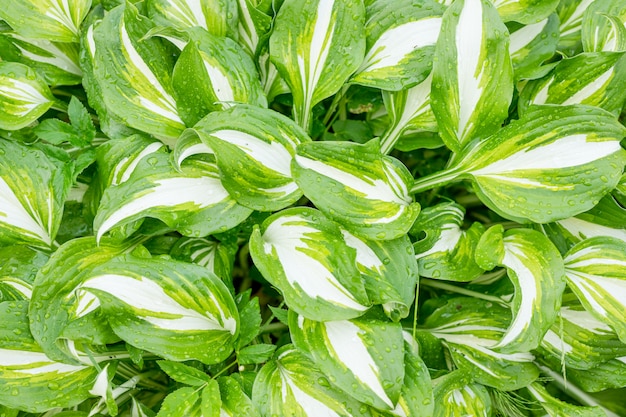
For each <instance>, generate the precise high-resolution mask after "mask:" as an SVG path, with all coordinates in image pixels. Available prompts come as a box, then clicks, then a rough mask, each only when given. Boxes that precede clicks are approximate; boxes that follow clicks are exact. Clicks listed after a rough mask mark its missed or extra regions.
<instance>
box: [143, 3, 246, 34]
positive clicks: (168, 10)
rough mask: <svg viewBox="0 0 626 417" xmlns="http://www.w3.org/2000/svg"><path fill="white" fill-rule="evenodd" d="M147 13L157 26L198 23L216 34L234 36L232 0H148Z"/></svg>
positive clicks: (233, 6) (184, 27) (234, 23)
mask: <svg viewBox="0 0 626 417" xmlns="http://www.w3.org/2000/svg"><path fill="white" fill-rule="evenodd" d="M146 8H147V12H148V16H150V18H151V19H152V20H153V21H154V22H155V23H156V24H157V25H160V26H171V27H173V28H176V29H178V30H181V31H184V30H185V29H189V28H192V27H195V26H199V27H201V28H203V29H205V30H207V31H208V32H209V33H211V34H212V35H215V36H219V37H224V36H231V37H235V34H236V33H237V32H236V29H235V28H236V26H237V3H236V1H235V0H226V1H218V0H149V1H148V2H147V4H146Z"/></svg>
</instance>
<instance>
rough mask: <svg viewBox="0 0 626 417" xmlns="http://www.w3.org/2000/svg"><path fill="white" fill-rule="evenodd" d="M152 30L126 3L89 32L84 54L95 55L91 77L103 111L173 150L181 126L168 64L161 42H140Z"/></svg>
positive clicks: (150, 40) (107, 15)
mask: <svg viewBox="0 0 626 417" xmlns="http://www.w3.org/2000/svg"><path fill="white" fill-rule="evenodd" d="M151 28H152V23H150V22H149V21H148V19H146V18H145V17H143V16H141V15H140V14H139V13H138V11H137V9H136V8H135V6H133V5H132V3H125V4H123V5H121V6H118V7H116V8H115V9H113V10H111V11H110V12H108V13H106V14H105V16H104V18H103V19H102V21H100V22H99V23H98V24H97V25H95V27H94V28H93V29H89V30H88V31H87V35H86V42H87V43H88V46H89V50H88V52H87V53H88V54H91V56H92V57H93V73H94V76H95V80H96V82H97V84H98V87H99V89H100V93H101V94H102V101H103V104H104V106H105V107H106V110H107V112H109V113H111V114H112V115H113V116H114V117H115V118H116V119H117V120H118V121H121V122H123V123H124V124H125V125H127V126H129V127H132V128H135V129H138V130H141V131H144V132H146V133H149V134H151V135H154V136H155V137H157V138H158V139H160V140H162V141H164V142H165V143H166V144H168V145H169V146H172V147H173V144H174V142H175V141H176V138H178V136H179V135H180V133H181V132H182V131H183V129H184V128H185V125H184V123H183V121H182V120H181V118H180V116H179V114H178V111H177V109H176V102H175V101H174V98H173V91H172V87H171V80H170V74H171V70H172V66H171V62H170V61H169V58H168V57H169V55H168V53H167V52H166V50H165V48H164V46H163V45H162V44H161V40H160V39H158V38H156V37H153V38H150V39H144V40H141V41H140V40H139V39H141V38H142V37H143V36H144V35H145V34H146V32H147V31H148V30H150V29H151ZM96 110H98V108H97V107H96Z"/></svg>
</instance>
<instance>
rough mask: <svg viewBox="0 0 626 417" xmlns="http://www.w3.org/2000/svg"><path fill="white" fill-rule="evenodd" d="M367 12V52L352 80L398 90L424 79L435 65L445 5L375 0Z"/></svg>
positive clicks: (384, 88) (366, 84)
mask: <svg viewBox="0 0 626 417" xmlns="http://www.w3.org/2000/svg"><path fill="white" fill-rule="evenodd" d="M415 4H417V5H418V6H417V7H416V6H415ZM366 12H367V24H366V26H365V33H366V42H367V52H366V54H365V59H364V60H363V62H362V63H361V65H360V67H359V68H358V69H357V70H356V72H355V73H354V74H353V75H352V77H351V78H350V82H352V83H355V84H360V85H364V86H368V87H374V88H380V89H382V90H391V91H398V90H402V89H404V88H407V87H409V86H412V85H414V84H416V83H419V82H421V81H423V80H424V79H425V78H426V76H427V75H428V74H429V73H430V71H431V68H432V57H433V54H434V49H435V43H436V42H437V37H438V36H439V31H440V29H441V15H442V14H443V7H441V6H440V5H439V4H437V3H436V2H435V1H434V0H429V1H426V2H424V1H420V2H414V1H413V0H404V1H396V2H393V3H387V2H378V3H376V2H374V3H373V4H370V5H369V6H368V7H367V9H366ZM409 39H410V40H411V41H408V42H407V41H406V40H409Z"/></svg>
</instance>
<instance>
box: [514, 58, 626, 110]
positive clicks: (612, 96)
mask: <svg viewBox="0 0 626 417" xmlns="http://www.w3.org/2000/svg"><path fill="white" fill-rule="evenodd" d="M625 100H626V53H622V52H593V53H582V54H578V55H576V56H575V57H572V58H566V59H563V60H562V61H560V62H559V64H558V65H557V66H556V67H555V68H554V70H553V71H552V72H551V73H550V74H548V75H547V76H546V77H544V78H542V79H540V80H535V81H530V82H529V83H528V84H526V86H525V87H524V89H523V90H522V92H521V93H520V103H519V104H520V113H523V112H524V111H525V110H526V109H527V108H528V106H530V105H533V104H562V105H570V104H588V105H590V106H597V107H601V108H603V109H605V110H607V111H610V112H612V113H614V114H616V115H617V114H618V113H619V112H620V111H621V109H622V106H623V105H624V101H625Z"/></svg>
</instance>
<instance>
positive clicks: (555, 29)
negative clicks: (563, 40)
mask: <svg viewBox="0 0 626 417" xmlns="http://www.w3.org/2000/svg"><path fill="white" fill-rule="evenodd" d="M509 32H510V36H509V39H510V44H509V54H510V55H511V61H512V63H513V72H514V74H515V79H516V80H521V79H525V78H530V79H534V78H538V77H540V76H541V75H543V74H541V71H543V69H542V67H541V64H543V63H544V62H545V61H546V60H547V59H549V58H550V57H552V56H553V55H554V53H555V52H556V47H557V44H558V42H559V17H558V16H557V15H556V14H555V13H553V14H551V15H550V16H549V17H547V18H545V19H543V20H540V21H539V22H537V23H532V24H529V25H514V24H513V23H510V24H509ZM543 68H545V67H543ZM548 68H549V67H548Z"/></svg>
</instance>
